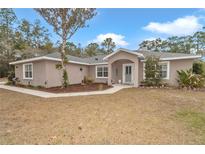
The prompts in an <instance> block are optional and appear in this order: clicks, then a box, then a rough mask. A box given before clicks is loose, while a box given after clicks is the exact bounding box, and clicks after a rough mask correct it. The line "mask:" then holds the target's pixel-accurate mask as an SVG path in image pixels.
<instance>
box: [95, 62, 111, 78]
mask: <svg viewBox="0 0 205 154" xmlns="http://www.w3.org/2000/svg"><path fill="white" fill-rule="evenodd" d="M98 67H107V69H108V65H98V66H95V77H96V78H97V79H107V78H108V77H98V72H97V70H98Z"/></svg>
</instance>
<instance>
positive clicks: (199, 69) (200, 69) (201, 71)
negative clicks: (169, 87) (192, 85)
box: [193, 61, 205, 75]
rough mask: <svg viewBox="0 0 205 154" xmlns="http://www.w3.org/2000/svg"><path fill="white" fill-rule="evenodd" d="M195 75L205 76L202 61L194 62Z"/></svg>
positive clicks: (204, 67)
mask: <svg viewBox="0 0 205 154" xmlns="http://www.w3.org/2000/svg"><path fill="white" fill-rule="evenodd" d="M193 73H195V74H200V75H205V64H204V62H202V61H197V62H194V64H193Z"/></svg>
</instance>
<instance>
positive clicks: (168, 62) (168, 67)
mask: <svg viewBox="0 0 205 154" xmlns="http://www.w3.org/2000/svg"><path fill="white" fill-rule="evenodd" d="M160 64H167V77H166V78H162V79H165V80H169V76H170V61H163V62H159V65H160Z"/></svg>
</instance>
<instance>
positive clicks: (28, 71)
mask: <svg viewBox="0 0 205 154" xmlns="http://www.w3.org/2000/svg"><path fill="white" fill-rule="evenodd" d="M23 78H24V79H33V64H32V63H29V64H24V65H23Z"/></svg>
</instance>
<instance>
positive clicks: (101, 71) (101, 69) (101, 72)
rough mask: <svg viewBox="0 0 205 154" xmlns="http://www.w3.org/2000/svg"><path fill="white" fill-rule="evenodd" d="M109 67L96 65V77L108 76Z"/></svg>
mask: <svg viewBox="0 0 205 154" xmlns="http://www.w3.org/2000/svg"><path fill="white" fill-rule="evenodd" d="M107 77H108V67H107V66H96V78H107Z"/></svg>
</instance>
